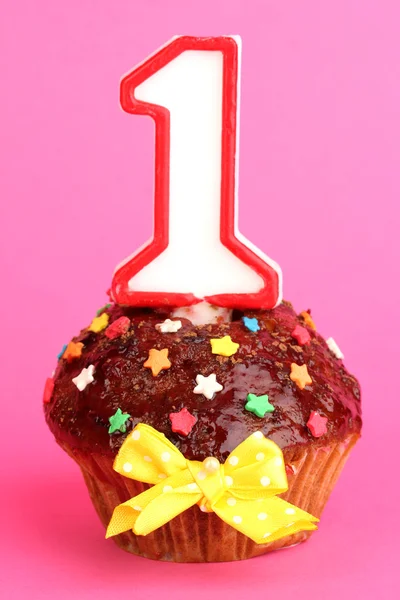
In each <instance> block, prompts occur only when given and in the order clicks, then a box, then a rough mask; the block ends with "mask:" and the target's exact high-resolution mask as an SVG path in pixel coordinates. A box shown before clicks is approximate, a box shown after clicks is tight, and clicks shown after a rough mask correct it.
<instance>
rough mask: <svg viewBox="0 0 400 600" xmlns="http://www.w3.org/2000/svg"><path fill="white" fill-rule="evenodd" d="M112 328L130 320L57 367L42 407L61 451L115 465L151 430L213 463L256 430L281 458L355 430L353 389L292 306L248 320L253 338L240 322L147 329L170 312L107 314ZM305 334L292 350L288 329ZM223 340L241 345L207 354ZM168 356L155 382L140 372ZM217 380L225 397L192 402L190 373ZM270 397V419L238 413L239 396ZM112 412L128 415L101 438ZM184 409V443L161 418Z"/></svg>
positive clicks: (85, 334) (356, 390) (86, 335)
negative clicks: (254, 323) (318, 427)
mask: <svg viewBox="0 0 400 600" xmlns="http://www.w3.org/2000/svg"><path fill="white" fill-rule="evenodd" d="M105 312H107V313H108V315H109V317H110V321H109V322H110V324H111V323H112V322H114V321H115V320H116V319H117V318H119V317H120V316H127V317H129V319H130V320H131V326H130V329H129V330H128V332H127V333H126V334H124V335H123V336H122V337H118V338H117V339H113V340H110V339H108V337H107V336H106V335H105V333H104V330H103V331H101V332H100V333H91V332H89V331H88V330H87V329H85V330H83V331H82V332H81V334H80V335H79V336H78V337H76V338H74V341H81V342H83V343H84V348H83V352H82V356H81V357H80V358H78V359H75V360H73V361H72V362H70V363H68V362H67V361H66V360H65V359H62V358H61V359H60V360H59V363H58V366H57V369H56V373H55V375H54V380H55V386H54V392H53V395H52V398H51V401H50V402H49V403H48V404H45V414H46V420H47V423H48V425H49V427H50V429H51V430H52V432H53V433H54V435H55V437H56V439H57V440H58V441H59V442H60V443H63V442H65V443H67V444H68V445H69V446H72V447H73V448H79V449H86V450H88V451H90V452H94V453H100V454H103V455H111V456H114V455H115V454H116V453H117V451H118V449H119V448H120V446H121V444H122V442H123V441H124V439H125V437H126V436H127V435H128V434H129V431H130V430H131V429H132V428H133V427H134V426H135V425H136V424H137V423H140V422H142V423H147V424H149V425H152V426H153V427H155V428H156V429H158V430H159V431H160V432H162V433H164V434H165V435H166V436H167V438H168V439H169V440H170V441H171V442H172V443H173V444H175V446H177V447H178V448H179V450H180V451H181V452H182V453H183V454H184V455H185V457H186V458H188V459H197V460H203V459H204V458H206V457H207V456H215V457H216V458H218V459H219V460H220V461H224V460H225V459H226V458H227V456H228V454H229V453H230V452H231V451H232V450H233V449H234V448H235V447H236V446H237V445H238V444H239V443H240V442H242V441H243V440H244V439H245V438H246V437H247V436H248V435H250V434H251V433H252V432H254V431H257V430H261V431H262V432H263V433H264V435H265V436H266V437H268V438H270V439H272V440H273V441H274V442H276V443H277V444H278V445H279V446H280V447H281V449H282V450H285V449H294V450H295V449H296V448H297V447H302V446H304V445H308V444H313V445H321V446H326V445H329V442H330V441H331V440H332V439H334V440H344V439H345V437H346V436H347V435H348V434H349V433H354V432H359V431H360V429H361V406H360V387H359V384H358V382H357V380H356V379H355V378H354V377H353V376H352V375H350V374H349V373H348V372H347V370H346V369H345V367H344V365H343V362H342V361H341V360H339V359H337V358H336V357H335V356H334V355H333V354H332V353H331V351H330V350H329V349H328V347H327V345H326V342H325V340H324V339H323V338H322V337H321V336H320V335H319V334H318V333H317V332H316V331H314V330H313V329H311V328H310V327H307V326H306V325H305V323H304V321H303V319H302V317H301V316H297V315H296V313H295V312H294V310H293V308H292V306H291V305H290V304H289V303H287V302H283V303H282V304H281V305H280V306H278V307H277V308H275V309H273V310H265V311H246V316H247V317H256V318H257V319H258V322H259V325H260V330H259V331H258V332H257V333H253V332H251V331H249V330H248V329H247V328H246V327H245V326H244V324H243V321H242V316H243V314H242V313H240V312H239V311H234V313H233V317H232V322H229V323H219V324H214V325H203V326H195V325H193V324H192V323H191V322H190V321H189V320H188V319H182V318H181V319H180V320H181V321H182V328H181V329H180V330H179V331H178V332H177V333H160V332H159V331H158V330H157V329H156V327H155V325H156V324H157V323H160V322H162V321H163V320H164V319H165V318H168V317H170V311H168V310H160V309H157V310H152V309H138V308H126V307H125V308H124V307H119V306H111V307H109V308H108V309H106V311H105ZM299 324H300V325H302V326H304V327H306V328H307V330H308V332H309V334H310V336H311V341H310V342H309V343H308V344H306V345H304V346H299V345H298V344H297V342H296V340H295V339H294V338H293V337H292V336H291V332H292V331H293V330H294V328H295V327H296V325H299ZM226 335H229V336H231V338H232V340H233V341H234V342H237V343H238V344H240V347H239V349H238V351H237V353H236V354H234V355H233V356H231V357H229V358H228V357H223V356H218V355H215V354H212V352H211V344H210V339H212V338H220V337H223V336H226ZM151 348H156V349H158V350H161V349H163V348H168V350H169V359H170V361H171V368H169V369H168V370H164V371H161V373H160V374H159V375H158V376H156V377H153V375H152V373H151V370H150V369H147V368H144V366H143V363H144V362H145V361H146V360H147V358H148V354H149V350H150V349H151ZM293 362H294V363H296V364H298V365H303V364H306V365H307V368H308V372H309V374H310V376H311V378H312V384H311V385H308V386H306V387H305V389H303V390H300V389H299V388H298V387H297V385H296V384H295V383H294V382H293V381H292V380H291V379H290V377H289V375H290V370H291V368H290V365H291V363H293ZM91 364H93V365H94V366H95V373H94V378H95V381H94V382H93V383H91V384H89V385H88V386H87V387H86V389H85V390H83V391H81V392H80V391H79V390H78V389H77V388H76V386H75V385H74V383H73V382H72V379H73V377H76V376H77V375H78V374H79V373H80V372H81V370H82V369H83V367H88V366H89V365H91ZM211 373H215V374H216V376H217V381H218V382H219V383H221V384H222V385H223V390H222V391H221V392H218V393H216V394H215V396H214V398H213V399H212V400H207V399H206V398H205V397H204V396H202V395H196V394H194V393H193V389H194V387H195V386H196V381H195V380H196V376H197V375H198V374H202V375H205V376H207V375H210V374H211ZM249 393H253V394H256V395H263V394H268V395H269V401H270V402H271V403H272V404H273V406H274V407H275V410H274V412H272V413H267V414H266V415H265V417H263V418H259V417H257V416H255V415H254V414H252V413H250V412H248V411H247V410H245V408H244V407H245V403H246V398H247V394H249ZM117 408H121V410H122V411H123V412H126V413H129V414H130V415H131V418H130V419H129V421H128V422H127V431H126V432H125V433H120V432H116V433H113V434H111V435H110V434H109V433H108V427H109V425H110V424H109V420H108V419H109V417H110V416H112V415H113V414H114V413H115V411H116V410H117ZM182 408H186V409H187V410H188V411H189V412H190V413H191V414H192V415H194V416H195V417H196V418H197V423H196V424H195V425H194V427H193V429H192V430H191V432H190V433H189V435H188V436H186V437H185V436H183V435H181V434H178V433H174V432H173V431H172V429H171V422H170V419H169V414H170V413H171V412H177V411H179V410H180V409H182ZM311 411H317V412H318V413H319V414H320V415H321V416H324V417H327V418H328V421H327V433H326V434H325V435H323V436H322V437H320V438H318V439H317V438H314V437H313V436H312V434H311V432H310V431H309V430H308V428H307V425H306V424H307V421H308V419H309V416H310V413H311Z"/></svg>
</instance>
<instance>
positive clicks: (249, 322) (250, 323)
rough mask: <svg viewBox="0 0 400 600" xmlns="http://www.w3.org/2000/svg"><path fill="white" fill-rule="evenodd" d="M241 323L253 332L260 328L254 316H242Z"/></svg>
mask: <svg viewBox="0 0 400 600" xmlns="http://www.w3.org/2000/svg"><path fill="white" fill-rule="evenodd" d="M243 324H244V326H245V327H247V329H248V330H249V331H252V332H253V333H256V332H257V331H258V330H259V329H260V326H259V324H258V320H257V319H256V318H255V317H254V318H253V319H250V318H249V317H243Z"/></svg>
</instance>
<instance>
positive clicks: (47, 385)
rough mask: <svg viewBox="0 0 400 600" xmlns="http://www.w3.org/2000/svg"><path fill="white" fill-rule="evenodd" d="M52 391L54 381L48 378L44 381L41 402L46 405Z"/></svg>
mask: <svg viewBox="0 0 400 600" xmlns="http://www.w3.org/2000/svg"><path fill="white" fill-rule="evenodd" d="M53 390H54V379H52V377H48V378H47V379H46V383H45V384H44V392H43V402H44V403H45V404H48V403H49V402H50V400H51V396H52V394H53Z"/></svg>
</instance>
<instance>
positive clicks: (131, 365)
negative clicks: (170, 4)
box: [44, 36, 361, 562]
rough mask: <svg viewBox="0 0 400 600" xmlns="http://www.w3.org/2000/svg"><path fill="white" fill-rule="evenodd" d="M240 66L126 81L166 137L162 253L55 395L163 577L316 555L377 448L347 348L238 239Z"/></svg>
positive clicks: (234, 49) (51, 418)
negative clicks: (327, 526) (359, 467)
mask: <svg viewBox="0 0 400 600" xmlns="http://www.w3.org/2000/svg"><path fill="white" fill-rule="evenodd" d="M185 52H186V56H184V57H183V60H182V57H181V55H182V54H184V53H185ZM207 53H209V54H208V55H207ZM239 59H240V43H239V40H238V38H237V37H234V36H233V37H232V36H231V37H215V38H193V37H187V36H182V37H177V38H174V39H173V40H172V41H171V42H170V43H169V44H167V45H166V46H164V47H163V48H162V49H161V50H159V51H158V52H156V53H155V54H154V55H152V56H151V57H150V58H149V59H148V60H147V61H144V62H143V63H142V64H141V65H140V66H139V67H137V69H135V70H134V71H133V72H132V73H130V74H128V75H127V76H126V77H125V78H124V79H123V80H122V83H121V104H122V107H123V108H124V109H125V110H126V111H127V112H128V113H138V114H147V115H149V116H151V117H152V118H153V119H154V120H155V123H156V152H155V157H156V166H155V209H154V212H155V217H154V236H153V238H152V240H151V241H150V242H149V243H148V244H147V245H145V246H144V247H143V248H142V249H140V250H139V251H138V252H136V253H134V254H133V255H132V256H131V257H129V258H127V259H126V260H125V261H123V263H121V265H119V266H118V267H117V269H116V272H115V273H114V277H113V280H112V284H111V288H110V292H109V296H110V300H111V302H110V304H107V305H106V306H105V307H103V308H102V309H100V310H99V311H98V313H97V315H96V316H95V318H94V319H93V321H92V322H91V323H90V325H89V326H88V327H86V328H85V329H83V330H82V331H81V333H80V335H79V336H77V337H75V338H73V339H72V340H71V341H70V342H69V343H68V344H67V345H66V346H65V347H64V348H63V349H62V351H61V353H60V355H59V362H58V366H57V369H56V371H55V373H54V376H53V377H51V378H49V379H48V380H47V382H46V385H45V391H44V408H45V416H46V420H47V423H48V425H49V427H50V429H51V431H52V432H53V434H54V436H55V439H56V441H57V443H58V444H59V445H60V446H61V447H62V448H63V449H64V450H65V451H66V452H67V453H68V454H69V455H70V456H71V457H72V458H73V459H74V460H75V461H76V462H77V464H78V465H79V467H80V469H81V471H82V474H83V477H84V479H85V482H86V484H87V487H88V490H89V494H90V497H91V499H92V502H93V505H94V507H95V509H96V511H97V513H98V515H99V517H100V519H101V521H102V523H103V524H104V526H105V528H106V537H107V538H112V539H114V541H115V542H116V543H117V544H118V545H119V546H120V547H121V548H123V549H124V550H127V551H128V552H131V553H133V554H137V555H140V556H143V557H147V558H152V559H156V560H164V561H167V560H169V561H175V562H206V561H233V560H241V559H245V558H251V557H253V556H257V555H260V554H263V553H266V552H270V551H272V550H276V549H278V548H284V547H287V546H292V545H294V544H298V543H299V542H303V541H305V540H306V539H307V538H308V537H309V536H310V535H311V533H312V532H313V531H314V530H315V529H316V528H317V525H316V524H317V522H318V521H319V518H320V516H321V513H322V511H323V508H324V506H325V504H326V502H327V500H328V497H329V495H330V493H331V491H332V489H333V487H334V485H335V482H336V480H337V478H338V476H339V474H340V471H341V469H342V467H343V465H344V463H345V461H346V459H347V457H348V455H349V452H350V450H351V448H352V447H353V445H354V444H355V442H356V441H357V439H358V438H359V436H360V431H361V416H360V388H359V385H358V383H357V381H356V379H355V378H354V377H353V376H351V375H350V374H349V373H348V372H347V371H346V369H345V367H344V365H343V362H342V359H343V355H342V353H341V351H340V350H339V348H338V346H337V345H336V344H335V342H334V341H333V339H329V340H327V341H325V340H324V339H323V338H322V337H321V336H320V335H319V334H318V333H317V331H316V327H315V325H314V322H313V320H312V318H311V315H310V313H309V312H307V311H305V312H303V313H300V315H297V314H296V313H295V311H294V310H293V308H292V306H291V304H289V303H288V302H283V301H282V274H281V271H280V268H279V266H278V265H277V264H276V263H275V262H274V261H273V260H271V259H270V258H268V257H267V256H266V255H264V254H263V253H262V252H261V251H260V250H259V249H257V248H256V247H255V246H254V245H253V244H252V243H251V242H249V241H248V240H246V239H245V238H244V237H243V236H242V235H241V234H240V233H239V232H238V231H237V228H236V222H237V216H236V214H235V211H236V206H237V202H236V196H235V195H236V190H237V185H235V177H236V165H237V161H236V157H235V152H236V130H237V123H238V120H237V109H238V106H239V102H238V101H237V89H238V76H239V75H238V74H239V68H238V66H239ZM174 61H176V62H174ZM167 66H168V69H167V70H166V71H165V72H164V73H163V77H161V78H157V74H158V72H159V71H160V70H162V69H164V68H165V67H167ZM154 76H155V79H154ZM148 80H151V84H150V86H147V81H148ZM182 82H183V83H182ZM143 86H144V87H143ZM181 92H184V93H181ZM194 115H195V116H194ZM182 150H184V151H182ZM170 171H171V172H170ZM110 543H111V542H110Z"/></svg>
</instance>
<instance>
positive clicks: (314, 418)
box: [307, 410, 328, 438]
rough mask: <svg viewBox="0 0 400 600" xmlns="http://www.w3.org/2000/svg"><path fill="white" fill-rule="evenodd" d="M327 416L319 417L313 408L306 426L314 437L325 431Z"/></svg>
mask: <svg viewBox="0 0 400 600" xmlns="http://www.w3.org/2000/svg"><path fill="white" fill-rule="evenodd" d="M327 422H328V419H327V417H321V415H320V414H319V413H317V412H316V411H315V410H313V411H312V412H311V414H310V416H309V418H308V421H307V427H308V429H309V430H310V431H311V433H312V435H313V436H314V437H315V438H319V437H321V436H322V435H324V434H325V433H326V432H327V427H326V424H327Z"/></svg>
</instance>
